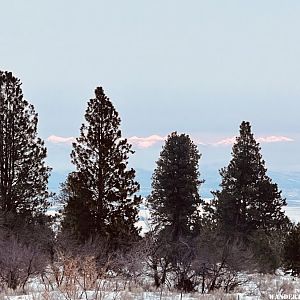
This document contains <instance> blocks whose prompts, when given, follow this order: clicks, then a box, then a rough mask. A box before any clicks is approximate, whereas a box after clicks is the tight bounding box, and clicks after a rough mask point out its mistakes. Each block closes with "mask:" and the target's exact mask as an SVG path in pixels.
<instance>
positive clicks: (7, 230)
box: [0, 71, 300, 293]
mask: <svg viewBox="0 0 300 300" xmlns="http://www.w3.org/2000/svg"><path fill="white" fill-rule="evenodd" d="M37 122H38V115H37V113H36V112H35V110H34V107H33V106H32V105H31V104H29V102H28V101H27V100H25V99H24V97H23V93H22V89H21V82H20V80H19V79H17V78H16V77H14V76H13V75H12V73H10V72H4V71H0V284H3V285H4V284H5V285H7V286H8V287H9V288H12V289H16V288H18V287H22V286H23V287H24V286H25V284H26V282H27V281H28V279H29V278H31V277H32V276H36V275H41V274H42V275H43V274H45V273H44V272H45V270H46V268H47V267H49V266H51V268H52V270H54V271H53V272H54V273H55V270H56V271H57V272H58V273H57V274H59V270H60V269H59V268H58V269H57V268H56V266H57V264H58V263H61V262H62V261H63V260H62V257H69V258H70V257H73V258H74V257H81V258H82V259H83V260H84V259H85V258H87V257H92V258H93V261H94V263H95V270H98V271H97V272H99V274H101V276H104V277H105V276H109V275H108V274H115V275H110V276H116V274H117V275H118V276H122V277H123V278H127V280H129V281H136V280H140V279H141V278H143V277H145V276H150V277H151V278H152V279H153V285H154V286H155V287H156V288H163V287H169V288H171V287H172V288H176V289H177V290H179V291H181V292H191V291H195V290H200V291H201V292H202V293H206V292H211V291H213V290H217V289H223V290H224V291H225V292H229V291H232V290H234V289H235V288H236V287H237V286H238V285H241V284H243V280H242V279H241V277H240V276H239V274H240V273H241V272H263V273H274V272H275V271H276V270H277V269H278V268H283V269H284V270H286V271H287V272H288V271H290V272H291V273H292V275H293V276H299V274H300V250H299V249H300V229H299V228H300V225H299V224H298V225H296V224H293V223H292V222H291V221H290V220H289V219H288V217H287V216H286V215H285V213H284V210H283V208H284V206H286V200H285V199H284V198H283V197H282V195H281V191H280V190H279V189H278V186H277V184H276V183H273V182H272V180H271V178H270V177H268V175H267V169H266V167H265V162H264V160H263V158H262V155H261V153H260V150H261V149H260V146H259V144H258V143H257V142H256V141H255V139H254V136H253V133H252V131H251V125H250V123H249V122H245V121H243V122H242V123H241V125H240V132H239V135H238V137H237V138H236V142H235V144H234V145H233V148H232V158H231V161H230V162H229V164H228V166H227V167H225V168H223V169H221V170H220V175H221V183H220V189H219V190H217V191H213V192H212V194H213V199H212V200H211V201H209V202H206V201H204V200H203V199H201V197H200V194H199V188H200V186H201V184H202V183H203V180H202V179H201V178H200V173H199V161H200V158H201V155H200V153H199V150H198V148H197V146H196V145H195V144H194V143H193V142H192V140H191V139H190V137H189V136H188V135H187V134H178V133H177V132H173V133H171V134H170V135H169V136H168V137H167V140H166V142H165V144H164V146H163V148H162V151H161V153H160V157H159V158H158V160H157V162H156V168H155V170H154V173H153V177H152V191H151V193H150V195H149V196H148V197H147V198H146V199H142V198H141V197H140V196H138V191H139V188H140V186H139V183H138V182H137V181H136V180H135V170H133V169H132V168H129V166H128V159H129V157H130V155H132V154H133V153H134V151H133V150H132V148H131V145H130V144H129V143H128V141H127V140H126V139H125V138H122V133H121V130H120V122H121V119H120V117H119V114H118V112H117V110H116V109H115V107H114V105H113V104H112V102H111V100H110V99H109V98H108V97H107V96H106V95H105V93H104V91H103V89H102V88H101V87H97V88H96V90H95V97H94V98H93V99H90V100H89V102H88V106H87V109H86V113H85V123H84V124H82V126H81V128H80V136H79V137H78V138H77V139H76V142H75V143H73V150H72V152H71V161H72V163H73V164H74V166H75V171H74V172H71V173H70V174H69V175H68V177H67V179H66V181H65V182H64V183H63V184H62V185H61V191H60V194H59V195H56V196H55V195H52V194H51V193H49V191H48V187H47V183H48V178H49V176H50V172H51V169H50V168H49V167H48V166H47V165H46V163H45V159H46V156H47V153H46V147H45V146H44V142H43V141H42V140H41V139H40V138H39V137H38V135H37ZM53 197H56V199H58V200H59V201H60V202H61V203H63V209H62V211H61V212H60V213H59V214H58V215H56V216H55V217H53V216H49V214H46V212H47V209H48V207H49V206H50V203H51V200H52V198H53ZM141 204H145V205H146V206H147V207H148V209H149V211H150V215H151V218H150V220H149V223H148V226H149V230H148V231H147V232H146V233H143V232H141V229H140V228H138V227H137V221H138V220H139V210H140V206H141ZM99 274H98V275H99ZM99 276H100V275H99ZM43 278H45V275H44V277H43ZM56 278H57V282H56V283H57V285H58V286H59V284H60V281H59V277H56Z"/></svg>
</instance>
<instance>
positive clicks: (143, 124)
mask: <svg viewBox="0 0 300 300" xmlns="http://www.w3.org/2000/svg"><path fill="white" fill-rule="evenodd" d="M2 2H3V3H1V13H0V14H1V26H0V68H1V69H2V70H10V71H13V73H14V74H15V75H16V76H18V77H19V78H20V79H21V81H22V82H23V92H24V95H25V97H26V98H27V99H28V100H29V101H30V102H31V103H33V104H34V105H35V108H36V111H37V112H38V113H39V134H40V136H41V137H42V138H44V139H47V138H49V136H51V135H53V136H55V137H56V140H55V139H53V138H52V139H51V138H50V139H49V141H48V143H47V145H48V147H49V162H50V163H51V164H52V166H53V167H54V168H55V169H64V168H65V167H66V166H67V165H68V161H69V157H68V152H69V150H70V147H69V146H68V145H65V144H64V143H57V142H59V141H60V142H65V140H63V139H62V140H58V139H57V138H58V137H63V138H67V137H76V136H77V135H78V132H79V127H80V125H81V123H82V121H83V114H84V110H85V108H86V104H87V101H88V99H89V98H91V97H92V96H93V91H94V89H95V87H96V86H99V85H101V86H103V88H104V90H105V91H106V93H107V95H108V96H109V97H110V98H111V100H112V101H113V103H114V104H115V106H116V108H117V110H118V111H119V113H120V115H121V118H122V129H123V135H124V136H126V137H129V138H130V137H131V138H132V137H133V136H136V137H138V138H141V139H136V138H133V139H131V141H132V142H133V143H134V145H135V148H136V149H137V153H136V156H135V158H134V159H133V163H134V164H135V166H136V167H141V168H152V167H153V166H154V161H155V159H157V155H158V153H159V149H160V147H161V143H162V142H161V141H160V139H163V137H165V136H166V135H167V134H168V133H170V132H171V131H174V130H177V131H179V132H185V133H189V134H191V136H192V137H193V139H194V140H195V141H196V142H197V143H200V144H201V145H202V144H205V145H202V146H201V145H200V150H201V152H203V157H202V160H203V162H204V163H207V164H210V163H211V164H213V163H215V162H220V161H222V160H224V161H226V160H228V158H229V155H230V140H228V139H229V138H232V137H233V136H234V135H236V134H237V133H238V126H239V124H240V122H241V121H242V120H249V121H250V122H251V123H252V124H253V131H254V132H255V135H256V136H257V137H258V138H260V139H261V142H262V147H263V151H264V154H265V155H266V160H267V163H268V164H269V165H270V166H271V168H274V169H281V170H288V169H293V170H298V171H299V170H300V161H299V149H300V148H299V147H300V142H299V139H300V130H299V128H300V127H299V120H300V102H299V99H300V34H299V30H300V18H299V16H300V1H298V0H294V1H292V0H288V1H282V0H280V1H276V0H270V1H262V0H257V1H256V0H252V1H230V0H226V1H224V0H219V1H214V0H207V1H201V0H185V1H183V0H182V1H175V0H170V1H169V0H151V1H146V0H119V1H115V0H107V1H101V0H86V1H83V0H82V1H78V0H72V1H69V0H51V1H41V0H26V1H22V0H9V1H2ZM152 135H157V137H154V138H153V137H152V138H148V139H146V140H145V138H147V137H150V136H152ZM54 141H55V142H56V143H53V142H54ZM155 141H156V142H157V143H154V142H155ZM66 142H68V141H66ZM271 142H272V143H271ZM227 144H228V145H227ZM226 145H227V146H226ZM283 154H285V155H283Z"/></svg>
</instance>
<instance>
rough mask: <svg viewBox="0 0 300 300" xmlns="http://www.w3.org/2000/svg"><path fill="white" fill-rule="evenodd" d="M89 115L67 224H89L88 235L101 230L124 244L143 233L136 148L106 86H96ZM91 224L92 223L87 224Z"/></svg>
mask: <svg viewBox="0 0 300 300" xmlns="http://www.w3.org/2000/svg"><path fill="white" fill-rule="evenodd" d="M85 120H86V123H85V124H83V125H82V127H81V129H80V137H79V138H77V140H76V143H74V144H73V151H72V153H71V158H72V162H73V164H74V165H75V167H76V169H77V170H76V172H75V173H74V174H73V176H70V177H69V179H68V181H69V182H68V183H67V185H68V186H69V187H70V186H71V187H73V188H71V190H72V193H71V194H70V195H69V196H70V197H69V200H68V202H67V206H66V210H65V222H64V223H63V225H64V229H71V231H72V230H73V231H74V230H75V231H76V230H80V229H78V228H79V227H80V226H85V232H87V233H88V236H86V238H88V237H90V236H92V235H95V234H97V235H100V236H102V237H106V238H108V239H109V241H110V242H112V243H113V244H114V245H115V246H116V247H119V246H120V243H123V242H125V241H130V240H131V239H134V238H136V237H137V235H138V229H137V228H136V227H135V223H136V221H137V220H138V206H139V204H140V201H141V199H140V197H137V196H135V195H134V194H135V193H136V192H137V191H138V190H139V184H138V183H137V182H136V181H135V171H134V170H133V169H128V158H129V155H130V154H132V153H133V151H132V150H131V145H130V144H129V143H128V142H127V140H126V139H122V138H121V130H120V129H119V126H120V121H121V120H120V117H119V115H118V112H117V111H116V109H115V108H114V106H113V104H112V102H111V101H110V99H109V98H108V97H107V96H106V95H105V94H104V91H103V89H102V88H101V87H98V88H96V90H95V98H93V99H90V101H89V102H88V107H87V110H86V113H85ZM67 190H68V189H67ZM69 191H70V189H69ZM76 202H77V203H80V205H76ZM80 207H81V208H80ZM78 209H80V210H82V209H83V210H84V211H85V215H86V219H83V218H82V216H81V217H80V216H79V215H80V212H79V211H78ZM87 218H90V219H89V220H87ZM80 220H81V221H80ZM72 222H73V224H72ZM74 222H75V223H74ZM76 222H77V224H76ZM78 222H81V223H80V224H79V223H78ZM87 224H89V226H90V228H86V226H87ZM76 228H77V229H76ZM73 233H74V234H76V235H78V232H73ZM80 235H82V234H80Z"/></svg>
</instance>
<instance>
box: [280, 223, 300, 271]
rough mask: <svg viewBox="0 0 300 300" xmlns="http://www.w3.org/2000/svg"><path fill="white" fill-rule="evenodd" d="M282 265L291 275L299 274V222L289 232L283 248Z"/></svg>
mask: <svg viewBox="0 0 300 300" xmlns="http://www.w3.org/2000/svg"><path fill="white" fill-rule="evenodd" d="M283 261H284V267H285V269H286V270H287V271H289V270H291V271H292V276H296V275H298V276H299V275H300V223H298V224H297V225H294V226H293V227H292V229H291V231H290V232H289V234H288V236H287V238H286V241H285V244H284V249H283Z"/></svg>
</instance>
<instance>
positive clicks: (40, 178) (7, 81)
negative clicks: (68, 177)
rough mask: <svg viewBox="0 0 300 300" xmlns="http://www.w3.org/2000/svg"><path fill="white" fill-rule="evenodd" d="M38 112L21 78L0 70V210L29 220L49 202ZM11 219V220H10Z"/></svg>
mask: <svg viewBox="0 0 300 300" xmlns="http://www.w3.org/2000/svg"><path fill="white" fill-rule="evenodd" d="M37 123H38V116H37V113H35V111H34V107H33V106H32V105H30V104H29V103H28V102H27V101H26V100H25V99H24V98H23V93H22V89H21V82H20V80H19V79H18V78H16V77H14V76H13V75H12V73H11V72H3V71H0V210H1V212H2V213H3V214H4V215H6V216H9V215H12V216H16V215H18V216H21V217H22V218H23V219H24V218H26V219H28V221H30V220H31V221H32V220H33V218H34V217H37V216H40V215H43V213H44V212H45V210H46V208H47V206H48V202H47V199H48V196H49V195H48V189H47V183H48V177H49V172H50V168H49V167H47V166H46V165H45V158H46V148H45V147H44V142H43V141H42V140H41V139H40V138H39V137H38V136H37ZM13 222H14V221H13Z"/></svg>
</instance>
